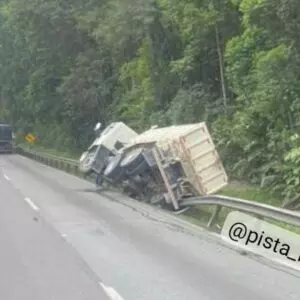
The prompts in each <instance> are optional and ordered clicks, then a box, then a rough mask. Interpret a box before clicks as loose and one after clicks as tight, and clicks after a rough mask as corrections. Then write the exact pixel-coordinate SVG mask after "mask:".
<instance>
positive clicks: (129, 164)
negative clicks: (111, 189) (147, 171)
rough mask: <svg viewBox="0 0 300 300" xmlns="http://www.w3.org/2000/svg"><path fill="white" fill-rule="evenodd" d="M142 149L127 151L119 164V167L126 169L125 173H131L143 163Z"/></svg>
mask: <svg viewBox="0 0 300 300" xmlns="http://www.w3.org/2000/svg"><path fill="white" fill-rule="evenodd" d="M143 151H144V149H143V148H135V149H132V150H130V151H128V152H127V153H126V154H125V155H124V156H123V159H122V160H121V162H120V166H121V167H122V168H124V169H126V172H127V173H131V172H133V171H134V170H135V169H136V168H137V167H138V166H139V165H141V163H143V162H144V161H145V158H144V156H143Z"/></svg>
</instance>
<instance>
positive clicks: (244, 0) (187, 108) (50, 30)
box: [0, 0, 300, 205]
mask: <svg viewBox="0 0 300 300" xmlns="http://www.w3.org/2000/svg"><path fill="white" fill-rule="evenodd" d="M299 26H300V6H299V3H298V1H297V0H289V1H283V0H218V1H216V0H197V1H196V0H184V1H179V0H97V1H96V0H72V1H69V0H55V1H54V0H47V1H46V0H28V1H26V2H24V1H21V0H1V1H0V63H1V68H0V82H1V85H0V119H1V120H3V121H7V122H11V123H13V124H14V127H15V128H16V130H17V137H18V140H19V141H20V142H24V134H25V133H27V132H32V133H35V134H39V137H40V140H39V142H38V147H40V149H41V147H43V149H44V150H45V149H55V150H54V151H55V153H64V154H65V155H73V156H74V155H75V156H76V155H77V154H78V153H80V151H82V149H84V148H85V147H86V146H87V145H88V144H89V143H90V141H91V140H92V138H93V131H92V129H93V126H94V124H95V123H96V122H98V121H100V122H102V123H103V125H104V126H105V125H106V124H107V123H109V122H110V121H113V120H120V121H124V122H126V123H127V124H128V125H129V126H132V127H133V128H134V129H135V130H137V131H142V130H144V129H146V128H148V127H149V126H151V125H153V124H158V125H168V124H180V123H191V122H199V121H206V122H207V124H208V125H209V128H210V130H211V132H212V134H213V137H214V140H215V142H216V144H217V146H218V149H219V151H220V153H221V155H222V160H223V162H224V164H225V167H226V170H227V171H228V173H229V175H230V178H231V179H232V180H237V181H239V182H240V181H243V182H244V181H245V182H247V185H248V186H251V187H249V188H242V187H239V186H236V187H235V188H231V187H229V188H228V189H227V190H225V191H224V193H225V194H228V195H234V196H235V195H236V196H239V197H243V198H247V199H252V200H257V201H263V202H268V203H272V204H275V205H282V204H283V203H285V204H286V203H288V202H291V201H296V202H297V201H298V200H299V196H300V177H299V174H300V139H299V136H298V132H299V124H300V85H299V79H300V50H299V49H300V38H299ZM45 151H46V150H45ZM47 151H48V150H47ZM252 186H254V187H253V188H252ZM256 186H257V187H258V188H256Z"/></svg>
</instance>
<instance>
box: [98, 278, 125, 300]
mask: <svg viewBox="0 0 300 300" xmlns="http://www.w3.org/2000/svg"><path fill="white" fill-rule="evenodd" d="M100 285H101V287H102V288H103V289H104V291H105V293H106V294H107V296H108V297H109V298H110V299H111V300H124V298H123V297H121V296H120V294H118V293H117V291H116V290H114V289H113V288H112V287H110V286H106V285H105V284H104V283H102V282H100Z"/></svg>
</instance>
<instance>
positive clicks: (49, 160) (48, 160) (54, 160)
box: [16, 147, 83, 177]
mask: <svg viewBox="0 0 300 300" xmlns="http://www.w3.org/2000/svg"><path fill="white" fill-rule="evenodd" d="M16 153H18V154H20V155H23V156H26V157H28V158H31V159H34V160H36V161H39V162H41V163H43V164H45V165H48V166H51V167H55V168H57V169H61V170H64V171H66V172H68V173H71V174H74V175H77V176H80V177H83V176H82V174H81V172H80V171H79V170H78V160H76V159H71V158H66V157H61V156H57V155H54V154H48V153H42V152H38V151H33V150H29V149H24V148H20V147H17V148H16Z"/></svg>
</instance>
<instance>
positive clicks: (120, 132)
mask: <svg viewBox="0 0 300 300" xmlns="http://www.w3.org/2000/svg"><path fill="white" fill-rule="evenodd" d="M94 131H95V132H96V133H97V137H96V139H95V140H94V141H93V143H92V144H91V145H90V146H89V148H88V150H87V151H85V152H84V153H83V154H82V155H81V157H80V160H79V169H80V170H81V171H82V172H84V173H90V172H95V173H99V172H101V170H102V169H103V167H104V166H105V163H106V162H107V159H109V157H111V156H114V155H116V154H117V153H118V152H119V150H120V149H121V148H123V146H124V145H126V144H128V143H129V142H130V141H131V139H132V138H134V137H136V136H137V135H138V134H137V133H136V132H135V131H134V130H132V129H131V128H130V127H128V126H127V125H126V124H124V123H123V122H113V123H111V124H110V125H108V126H107V127H106V128H105V129H104V130H103V131H101V123H97V124H96V126H95V128H94Z"/></svg>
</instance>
